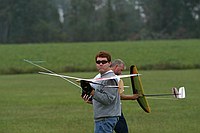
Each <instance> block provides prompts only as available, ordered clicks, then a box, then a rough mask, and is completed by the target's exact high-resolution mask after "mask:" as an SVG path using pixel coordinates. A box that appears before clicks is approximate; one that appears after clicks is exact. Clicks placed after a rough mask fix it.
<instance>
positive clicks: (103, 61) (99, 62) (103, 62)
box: [96, 60, 108, 64]
mask: <svg viewBox="0 0 200 133" xmlns="http://www.w3.org/2000/svg"><path fill="white" fill-rule="evenodd" d="M96 63H97V64H101V63H102V64H106V63H108V61H107V60H97V61H96Z"/></svg>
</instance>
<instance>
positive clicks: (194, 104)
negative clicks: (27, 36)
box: [0, 70, 200, 133]
mask: <svg viewBox="0 0 200 133" xmlns="http://www.w3.org/2000/svg"><path fill="white" fill-rule="evenodd" d="M139 72H140V73H141V74H142V77H141V78H142V82H143V86H144V90H145V93H146V94H152V93H170V92H171V90H170V89H171V87H174V86H175V87H179V86H184V87H185V88H186V99H183V100H173V99H171V100H170V99H169V100H163V99H162V100H155V99H148V101H149V104H150V106H151V111H152V112H151V113H149V114H147V113H145V112H144V111H143V110H142V109H141V108H140V107H139V105H138V103H137V102H136V101H122V106H123V112H124V115H125V117H126V120H127V123H128V126H129V132H130V133H133V132H141V133H161V132H163V133H172V132H187V133H199V131H200V128H199V119H200V115H199V111H200V109H199V106H198V105H199V100H200V98H199V93H200V90H199V89H198V88H199V78H198V77H199V74H200V71H199V70H168V71H160V70H159V71H140V70H139ZM125 73H128V71H127V72H125ZM95 74H96V72H95V73H93V72H92V73H91V72H87V73H68V75H72V76H78V77H85V78H88V77H93V76H94V75H95ZM124 82H125V85H130V80H129V78H127V79H124ZM80 94H81V93H80V90H79V88H77V87H75V86H73V85H71V84H70V83H68V82H66V81H65V80H62V79H60V78H57V77H49V76H44V75H39V74H26V75H25V74H23V75H1V76H0V132H1V133H80V132H81V133H92V132H93V110H92V106H91V105H89V104H86V103H84V102H83V100H82V99H81V98H80ZM125 94H131V89H130V88H126V89H125ZM168 98H170V97H168Z"/></svg>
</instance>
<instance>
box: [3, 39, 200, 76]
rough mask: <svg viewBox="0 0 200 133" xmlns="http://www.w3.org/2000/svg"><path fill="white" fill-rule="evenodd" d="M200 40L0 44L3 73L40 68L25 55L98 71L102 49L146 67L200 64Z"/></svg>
mask: <svg viewBox="0 0 200 133" xmlns="http://www.w3.org/2000/svg"><path fill="white" fill-rule="evenodd" d="M199 44H200V40H164V41H136V42H131V41H130V42H129V41H127V42H90V43H60V44H59V43H56V44H53V43H51V44H21V45H11V44H10V45H0V61H1V63H0V74H9V73H10V74H15V73H30V72H36V71H38V69H37V70H36V68H35V67H33V66H31V65H29V64H26V63H25V62H23V59H29V60H39V61H44V62H43V63H42V65H44V66H45V67H47V68H51V69H53V70H54V71H56V72H69V71H75V72H77V71H94V70H95V65H94V56H95V55H96V53H97V52H98V51H100V50H107V51H109V52H111V54H112V56H113V59H114V58H121V59H123V60H124V61H125V63H126V65H127V66H130V65H132V64H136V65H137V66H138V68H139V69H143V70H144V69H148V70H149V69H186V68H187V69H188V68H189V69H191V68H192V69H193V68H200V63H199V57H200V52H199V49H200V45H199Z"/></svg>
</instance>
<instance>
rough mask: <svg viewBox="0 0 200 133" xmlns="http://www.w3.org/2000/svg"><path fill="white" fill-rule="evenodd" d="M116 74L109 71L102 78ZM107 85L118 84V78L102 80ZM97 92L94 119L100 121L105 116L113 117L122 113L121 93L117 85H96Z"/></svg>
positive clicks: (94, 101)
mask: <svg viewBox="0 0 200 133" xmlns="http://www.w3.org/2000/svg"><path fill="white" fill-rule="evenodd" d="M114 75H115V74H114V73H113V71H108V72H106V73H105V74H102V75H101V78H106V77H111V76H114ZM100 83H101V84H105V85H113V86H117V85H118V82H117V79H116V80H115V79H111V80H104V81H101V82H100ZM94 87H95V88H94V89H95V93H94V96H93V108H94V120H95V121H98V120H101V119H102V118H105V117H113V116H120V115H121V104H120V95H119V92H118V88H117V87H106V86H102V85H95V86H94Z"/></svg>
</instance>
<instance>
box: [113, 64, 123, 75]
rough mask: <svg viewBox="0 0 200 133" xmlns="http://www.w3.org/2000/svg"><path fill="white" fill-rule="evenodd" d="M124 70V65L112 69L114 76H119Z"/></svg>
mask: <svg viewBox="0 0 200 133" xmlns="http://www.w3.org/2000/svg"><path fill="white" fill-rule="evenodd" d="M123 70H124V65H123V64H122V65H115V66H114V67H113V71H114V73H115V74H116V75H121V74H122V71H123Z"/></svg>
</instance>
